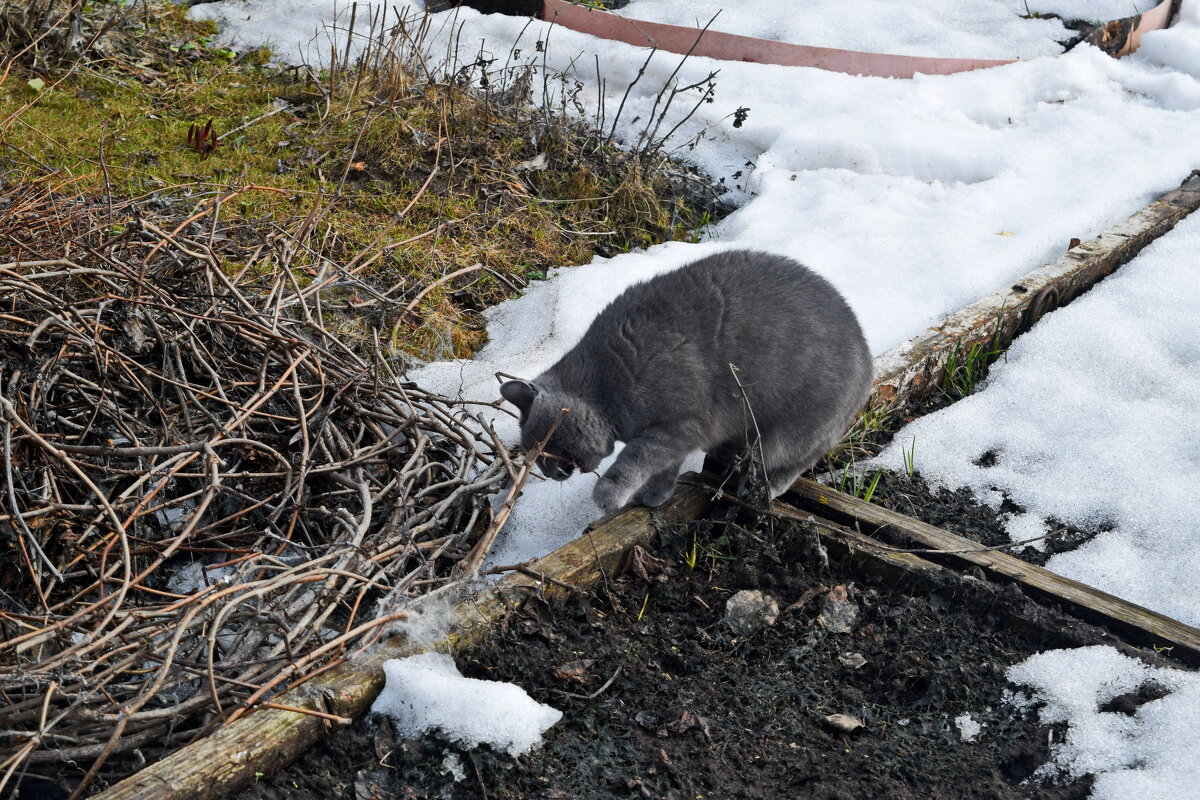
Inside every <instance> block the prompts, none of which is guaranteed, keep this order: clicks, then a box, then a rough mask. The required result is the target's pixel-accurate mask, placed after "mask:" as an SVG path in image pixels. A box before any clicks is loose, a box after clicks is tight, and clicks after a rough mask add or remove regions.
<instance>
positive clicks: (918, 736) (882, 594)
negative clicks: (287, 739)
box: [240, 501, 1140, 800]
mask: <svg viewBox="0 0 1200 800" xmlns="http://www.w3.org/2000/svg"><path fill="white" fill-rule="evenodd" d="M914 502H915V501H914ZM747 527H749V528H750V529H749V530H748V529H747ZM816 542H817V539H816V537H815V536H814V535H813V533H812V532H811V531H809V530H807V529H806V528H805V527H804V526H803V525H797V524H792V523H782V522H779V521H772V520H767V521H765V522H761V521H760V522H754V521H751V520H747V519H737V520H733V519H729V518H726V519H725V520H723V521H722V520H709V521H707V522H702V523H698V524H693V525H689V526H686V527H683V528H678V529H670V530H667V531H665V532H664V535H663V539H662V542H661V544H660V545H659V546H658V547H657V548H655V551H654V552H653V553H652V554H649V555H651V556H652V558H651V559H645V560H643V563H644V564H645V565H647V567H648V569H647V570H643V572H644V575H643V577H637V576H635V575H629V576H626V577H621V578H616V579H613V580H610V581H609V582H608V583H607V584H606V585H602V586H601V587H599V588H598V589H596V590H595V591H594V592H593V593H592V594H590V595H589V596H586V597H577V598H574V599H572V600H570V601H566V602H563V603H558V604H553V605H547V604H545V603H544V602H541V601H532V602H531V603H530V604H529V605H528V606H527V607H526V608H525V609H524V610H522V611H521V612H518V613H515V614H513V615H511V616H510V617H509V618H508V619H507V620H506V621H505V623H504V624H503V625H502V626H501V627H500V628H499V629H498V630H497V632H496V635H495V636H494V638H493V639H492V640H490V641H489V642H487V643H486V644H484V645H481V646H476V647H473V648H471V649H468V650H465V651H464V652H461V653H458V654H457V656H456V658H457V662H458V664H459V667H460V669H462V671H463V672H464V674H466V675H468V676H471V677H478V678H486V679H490V680H501V681H511V682H514V683H516V684H518V685H520V686H522V687H523V688H525V689H526V690H527V691H529V693H530V694H531V695H532V696H533V697H534V698H536V699H537V700H539V701H541V702H545V703H549V704H551V705H553V706H555V707H556V708H559V709H561V710H562V711H563V712H564V718H563V720H562V721H561V722H560V723H559V724H558V725H556V726H555V727H554V728H552V729H551V730H550V731H548V733H547V734H546V737H545V744H544V746H543V747H542V748H540V749H538V750H535V751H534V752H532V753H530V754H528V755H526V756H524V757H521V758H516V759H514V758H511V757H509V756H508V755H507V754H504V753H499V752H495V751H492V750H491V749H490V748H488V747H486V746H484V747H481V748H478V749H475V750H473V751H466V750H463V749H462V748H460V747H458V746H455V745H453V744H449V743H447V742H445V741H444V740H442V739H440V738H439V737H438V736H437V735H436V734H434V735H427V736H425V737H423V738H421V739H419V740H400V741H397V740H396V738H395V737H394V735H393V734H392V732H391V729H390V726H389V724H388V723H387V722H386V721H384V720H381V719H380V718H370V717H369V718H367V719H366V720H360V721H358V722H356V723H355V724H354V725H352V726H350V727H349V728H347V729H343V730H341V731H339V732H337V733H335V734H334V735H333V736H332V737H331V738H329V739H328V740H327V741H325V742H324V743H323V744H321V745H320V746H318V748H317V749H315V750H313V751H311V752H309V753H308V754H306V755H305V756H303V757H302V758H301V760H300V761H298V762H297V763H296V764H293V765H292V766H291V767H290V768H288V769H286V770H284V771H283V772H281V773H279V774H277V775H273V776H263V777H262V778H261V779H260V780H259V782H258V783H257V784H256V785H254V786H253V787H252V788H250V789H249V790H247V791H245V792H244V793H242V794H241V795H240V797H242V798H246V799H249V798H262V799H263V800H266V799H267V798H296V799H297V800H308V799H309V798H313V799H315V798H355V799H356V800H375V799H376V798H378V799H379V800H382V799H383V798H611V797H656V798H680V800H682V799H683V798H689V800H697V799H698V798H784V797H786V798H828V799H829V800H834V799H835V798H837V799H839V800H840V799H842V798H845V799H846V800H849V799H850V798H856V799H857V798H914V800H915V799H916V798H921V799H922V800H924V799H926V798H956V799H959V798H1034V797H1036V798H1047V799H1049V800H1059V799H1060V798H1082V797H1086V796H1087V794H1088V792H1089V785H1090V784H1089V781H1088V780H1087V779H1084V780H1082V781H1077V782H1074V783H1070V784H1058V783H1045V782H1042V781H1041V780H1040V779H1038V778H1035V777H1033V773H1034V771H1035V770H1036V769H1037V767H1038V766H1039V765H1041V764H1043V763H1044V762H1045V761H1046V760H1047V756H1048V752H1049V743H1050V742H1051V741H1055V740H1057V739H1058V738H1060V737H1061V731H1058V730H1052V729H1050V728H1047V727H1044V726H1041V725H1039V724H1038V723H1037V722H1036V713H1035V712H1034V710H1033V709H1023V710H1021V709H1016V708H1015V707H1013V706H1012V705H1010V704H1008V703H1007V702H1006V700H1005V695H1006V690H1010V689H1012V688H1013V687H1011V686H1010V684H1008V682H1007V681H1006V680H1005V678H1004V671H1005V669H1006V668H1007V667H1009V666H1010V665H1012V664H1015V663H1017V662H1019V661H1021V660H1023V659H1024V658H1026V657H1027V656H1029V655H1031V654H1032V653H1034V652H1036V651H1038V650H1040V649H1046V648H1048V647H1053V646H1063V645H1071V644H1078V645H1082V644H1092V643H1097V642H1101V641H1111V640H1110V639H1109V638H1108V637H1107V635H1106V634H1105V632H1103V631H1101V630H1099V629H1097V628H1092V627H1089V626H1086V625H1083V624H1081V623H1079V622H1077V621H1076V620H1073V619H1071V618H1068V617H1064V616H1062V615H1061V614H1059V613H1058V612H1056V611H1054V610H1052V609H1048V608H1045V607H1043V606H1040V605H1038V604H1036V603H1034V602H1033V601H1031V600H1029V599H1027V598H1026V597H1025V596H1024V595H1022V594H1021V593H1020V592H1019V591H1018V590H1016V589H1015V588H1013V587H1007V586H997V585H994V584H991V583H988V582H986V581H983V580H980V579H978V578H977V577H972V576H969V577H966V578H963V577H960V576H957V575H952V576H950V575H948V576H943V577H942V578H940V579H938V580H937V581H935V582H934V585H932V586H930V585H929V584H928V582H925V583H923V584H922V585H919V586H918V585H901V584H895V583H891V584H889V583H886V582H883V581H881V580H878V579H871V578H867V577H865V576H864V575H863V574H862V573H860V572H858V571H857V570H856V569H855V568H854V567H853V566H852V565H851V564H850V563H849V562H840V561H839V560H837V559H836V558H829V557H828V554H827V553H826V551H825V550H824V548H821V547H820V545H819V544H817V543H816ZM689 561H694V566H690V565H689ZM743 589H758V590H761V591H762V592H764V593H766V594H768V595H770V596H771V597H773V598H775V599H776V600H777V601H778V604H779V608H780V614H779V617H778V620H777V621H776V622H775V623H774V624H773V625H770V626H768V627H766V628H764V629H762V630H759V631H758V632H757V633H753V634H751V635H747V636H739V635H737V634H735V633H734V631H733V630H732V629H731V628H730V627H729V625H728V624H727V623H726V622H725V620H724V617H725V606H726V603H727V601H728V600H729V598H730V597H731V596H733V595H734V594H735V593H736V592H738V591H739V590H743ZM843 592H844V595H843ZM843 597H844V600H843ZM1139 704H1140V702H1139V701H1138V699H1137V698H1131V699H1130V703H1129V704H1128V705H1130V706H1131V707H1133V708H1135V707H1136V706H1137V705H1139ZM1127 713H1132V711H1128V712H1127ZM835 714H842V715H847V716H848V717H852V718H854V719H855V720H857V721H858V722H860V723H861V725H862V727H860V728H858V729H856V730H854V731H853V732H849V733H847V732H842V731H839V730H837V729H836V728H835V726H834V725H833V724H832V723H831V721H830V720H828V719H827V718H828V717H829V716H830V715H835ZM965 714H969V715H970V718H971V719H972V720H973V721H974V722H976V723H978V724H979V725H981V726H983V727H982V731H981V732H980V733H979V735H978V736H977V737H976V738H974V740H972V741H965V740H964V735H963V733H962V732H961V731H960V729H959V727H958V726H957V725H956V723H955V720H956V718H961V717H962V715H965ZM448 756H449V757H451V761H454V760H456V759H457V760H458V762H459V763H460V764H461V767H462V769H461V774H462V775H464V777H462V778H460V779H458V780H456V779H455V778H454V777H453V776H452V775H451V774H450V772H449V771H448V770H447V769H446V765H447V757H448Z"/></svg>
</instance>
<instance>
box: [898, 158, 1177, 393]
mask: <svg viewBox="0 0 1200 800" xmlns="http://www.w3.org/2000/svg"><path fill="white" fill-rule="evenodd" d="M1198 207H1200V170H1197V171H1194V172H1192V174H1191V175H1190V176H1188V178H1187V179H1186V180H1185V181H1184V182H1183V184H1182V185H1181V186H1180V187H1179V188H1178V189H1176V190H1174V191H1171V192H1168V193H1167V194H1165V195H1163V196H1162V197H1161V198H1159V199H1158V200H1155V201H1154V202H1153V203H1150V204H1149V205H1148V206H1146V207H1145V208H1143V209H1141V210H1140V211H1138V212H1137V213H1135V214H1133V215H1132V216H1130V217H1128V218H1127V219H1125V220H1123V221H1122V222H1120V223H1118V224H1117V225H1115V226H1113V227H1112V228H1110V229H1108V230H1107V231H1105V232H1104V233H1101V234H1100V235H1099V236H1097V237H1096V238H1095V239H1092V240H1090V241H1087V242H1083V243H1082V244H1079V245H1076V246H1075V247H1071V248H1070V249H1068V250H1067V252H1066V253H1065V254H1063V255H1062V256H1060V257H1059V258H1056V259H1055V260H1054V261H1051V262H1050V263H1049V264H1046V265H1045V266H1042V267H1039V268H1038V269H1035V270H1034V271H1033V272H1030V273H1028V274H1027V275H1025V276H1024V277H1022V278H1021V279H1020V280H1018V281H1016V282H1015V283H1013V284H1012V285H1011V286H1010V287H1009V288H1006V289H1001V290H999V291H996V292H993V293H992V294H990V295H988V296H987V297H985V298H983V299H982V300H979V301H978V302H975V303H972V304H971V305H969V306H967V307H966V308H963V309H962V310H960V311H956V312H954V313H953V314H951V315H950V316H948V317H946V318H945V319H943V320H942V321H941V322H940V323H939V324H938V325H936V326H934V327H932V328H929V329H928V330H926V331H925V332H924V333H921V334H919V335H917V336H914V337H913V338H911V339H909V340H908V341H906V342H903V343H901V344H899V345H897V346H896V347H893V348H892V349H891V350H888V351H887V352H886V353H884V354H883V355H881V356H879V357H878V358H876V359H875V398H876V402H878V403H880V404H881V405H882V406H884V407H888V408H892V409H903V408H909V407H911V406H913V405H914V404H916V403H918V402H920V401H922V400H924V399H926V398H928V397H929V396H931V395H932V394H933V393H934V392H936V391H937V390H938V388H939V386H940V383H941V376H942V370H943V368H944V367H945V365H946V361H947V359H948V358H950V356H951V355H952V354H954V353H956V352H958V353H966V352H967V351H969V350H970V349H971V346H972V345H975V344H979V345H981V346H986V345H987V344H989V343H990V342H991V341H992V340H993V337H998V338H999V340H1000V341H1001V342H1010V341H1012V339H1013V338H1015V336H1016V335H1017V334H1018V333H1019V332H1020V331H1021V330H1022V328H1023V327H1025V326H1027V324H1028V323H1029V322H1031V321H1033V320H1031V319H1030V317H1031V316H1035V315H1036V316H1040V314H1044V313H1045V312H1047V311H1049V310H1052V308H1056V307H1059V306H1063V305H1066V304H1067V303H1069V302H1070V301H1071V300H1073V299H1074V298H1076V297H1078V296H1079V295H1081V294H1083V293H1084V292H1086V291H1087V290H1088V289H1090V288H1091V287H1092V286H1094V285H1095V284H1096V283H1097V282H1099V281H1100V280H1101V279H1103V278H1105V277H1107V276H1108V275H1111V274H1112V273H1113V272H1114V271H1116V269H1117V268H1118V267H1120V266H1121V265H1122V264H1125V263H1126V262H1128V261H1129V260H1130V259H1132V258H1133V257H1134V256H1136V255H1137V254H1138V253H1139V252H1140V251H1141V250H1142V248H1144V247H1145V246H1146V245H1148V244H1150V242H1152V241H1154V240H1155V239H1157V238H1158V237H1159V236H1162V235H1163V234H1164V233H1167V232H1168V231H1170V230H1171V229H1172V228H1174V227H1175V225H1177V224H1178V223H1179V222H1180V221H1181V220H1182V219H1183V218H1184V217H1186V216H1187V215H1188V214H1191V213H1192V212H1193V211H1195V210H1196V209H1197V208H1198ZM1048 301H1049V302H1048ZM1035 303H1040V306H1041V308H1040V309H1036V308H1035ZM1031 312H1034V313H1031Z"/></svg>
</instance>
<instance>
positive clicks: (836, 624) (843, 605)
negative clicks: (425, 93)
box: [817, 584, 858, 633]
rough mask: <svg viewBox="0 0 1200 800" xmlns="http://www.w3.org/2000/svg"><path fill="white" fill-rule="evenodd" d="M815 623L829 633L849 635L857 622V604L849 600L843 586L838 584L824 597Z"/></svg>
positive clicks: (848, 595)
mask: <svg viewBox="0 0 1200 800" xmlns="http://www.w3.org/2000/svg"><path fill="white" fill-rule="evenodd" d="M817 622H818V623H820V624H821V625H822V626H824V628H825V630H827V631H829V632H830V633H850V631H852V630H854V624H855V623H856V622H858V603H855V602H854V601H853V600H851V599H850V594H849V592H848V591H847V589H846V585H845V584H838V585H837V586H835V587H833V588H832V589H830V590H829V594H828V595H826V597H825V607H824V608H822V609H821V613H820V614H818V615H817Z"/></svg>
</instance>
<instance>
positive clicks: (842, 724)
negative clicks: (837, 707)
mask: <svg viewBox="0 0 1200 800" xmlns="http://www.w3.org/2000/svg"><path fill="white" fill-rule="evenodd" d="M824 722H825V724H826V725H828V726H829V727H830V728H831V729H833V730H835V731H837V732H838V733H854V732H855V731H856V730H858V729H859V728H865V727H866V725H864V724H863V721H862V720H861V719H858V718H857V717H852V716H850V715H849V714H830V715H829V716H827V717H825V718H824Z"/></svg>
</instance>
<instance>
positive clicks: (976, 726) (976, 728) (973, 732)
mask: <svg viewBox="0 0 1200 800" xmlns="http://www.w3.org/2000/svg"><path fill="white" fill-rule="evenodd" d="M954 727H956V728H958V734H959V736H960V737H962V740H963V741H964V742H973V741H975V739H976V737H978V736H979V734H980V733H981V732H982V731H983V729H984V728H985V727H986V726H985V725H983V724H982V723H980V722H979V721H978V720H976V719H975V718H974V717H972V716H971V715H970V714H959V715H958V716H957V717H955V718H954Z"/></svg>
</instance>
